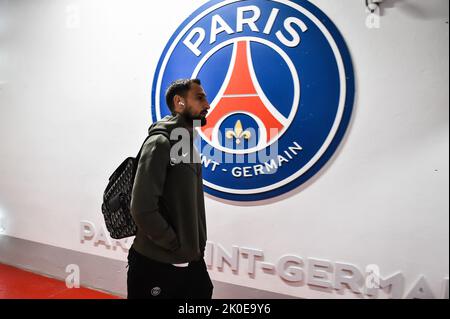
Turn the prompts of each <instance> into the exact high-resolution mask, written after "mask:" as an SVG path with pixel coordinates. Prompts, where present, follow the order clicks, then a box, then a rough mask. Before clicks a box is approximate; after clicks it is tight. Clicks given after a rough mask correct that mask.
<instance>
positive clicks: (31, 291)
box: [0, 264, 119, 299]
mask: <svg viewBox="0 0 450 319" xmlns="http://www.w3.org/2000/svg"><path fill="white" fill-rule="evenodd" d="M0 299H119V297H117V296H113V295H109V294H106V293H102V292H99V291H95V290H92V289H88V288H83V287H80V288H73V289H69V288H67V287H66V283H65V282H63V281H60V280H56V279H51V278H47V277H44V276H40V275H37V274H33V273H31V272H27V271H24V270H21V269H17V268H14V267H11V266H7V265H2V264H0Z"/></svg>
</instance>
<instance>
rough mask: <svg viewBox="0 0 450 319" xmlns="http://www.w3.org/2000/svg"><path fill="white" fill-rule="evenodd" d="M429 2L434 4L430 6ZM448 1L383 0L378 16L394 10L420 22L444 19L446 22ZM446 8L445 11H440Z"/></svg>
mask: <svg viewBox="0 0 450 319" xmlns="http://www.w3.org/2000/svg"><path fill="white" fill-rule="evenodd" d="M430 2H434V3H435V4H433V5H431V3H430ZM448 5H449V1H448V0H434V1H429V0H428V1H423V0H421V1H417V0H416V1H411V0H384V1H383V3H382V4H381V7H380V15H381V16H385V15H388V14H389V11H391V10H393V9H395V10H398V11H399V12H400V13H402V14H405V15H407V16H409V17H412V18H415V19H420V20H439V19H445V20H446V22H448ZM443 7H446V9H445V10H442V8H443Z"/></svg>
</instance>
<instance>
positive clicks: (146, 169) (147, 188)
mask: <svg viewBox="0 0 450 319" xmlns="http://www.w3.org/2000/svg"><path fill="white" fill-rule="evenodd" d="M169 161H170V142H169V141H168V140H167V138H165V137H164V136H162V135H155V136H152V137H150V138H149V139H148V141H147V142H146V143H145V145H144V147H143V149H142V152H141V157H140V159H139V163H138V167H137V171H136V177H135V180H134V185H133V193H132V196H131V214H132V216H133V219H134V221H135V223H136V225H137V227H138V228H139V230H140V231H142V232H144V233H145V234H146V235H147V236H148V237H149V238H150V239H151V240H153V242H155V243H156V244H157V245H159V246H161V247H163V248H165V249H168V250H172V251H174V250H176V249H178V248H179V246H180V245H179V242H178V239H177V236H176V234H175V232H174V230H173V228H172V227H171V226H170V225H169V223H167V221H166V220H165V219H164V217H163V216H162V215H161V213H160V211H159V198H160V197H161V196H162V193H163V189H164V183H165V180H166V174H167V168H168V165H169Z"/></svg>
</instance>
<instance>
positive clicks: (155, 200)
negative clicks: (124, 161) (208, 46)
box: [127, 79, 213, 299]
mask: <svg viewBox="0 0 450 319" xmlns="http://www.w3.org/2000/svg"><path fill="white" fill-rule="evenodd" d="M166 103H167V105H168V107H169V109H170V111H171V113H172V115H169V116H166V117H164V118H163V119H161V120H160V121H158V122H156V123H154V124H152V126H151V127H150V128H149V134H150V137H149V138H148V140H147V141H146V142H145V144H144V147H143V149H142V153H141V157H140V160H139V164H138V168H137V172H136V177H135V181H134V186H133V193H132V198H131V214H132V216H133V219H134V221H135V223H136V225H137V234H136V238H135V239H134V242H133V245H132V247H131V249H130V251H129V254H128V274H127V275H128V278H127V286H128V298H129V299H135V298H182V299H186V298H202V299H210V298H211V296H212V291H213V285H212V282H211V280H210V277H209V274H208V271H207V267H206V264H205V261H204V259H203V257H204V250H205V246H206V238H207V231H206V219H205V205H204V194H203V182H202V167H201V164H200V161H199V154H198V151H197V150H196V149H195V147H194V146H193V139H194V134H195V130H194V122H195V121H198V122H199V123H201V125H202V126H203V125H205V124H206V115H207V113H208V109H209V108H210V106H209V103H208V101H207V98H206V94H205V92H204V90H203V88H202V86H201V82H200V80H197V79H192V80H177V81H175V82H173V83H172V84H171V86H170V87H169V88H168V89H167V92H166ZM180 130H181V131H180ZM182 131H184V132H187V134H185V135H183V134H181V135H180V134H177V132H182ZM172 133H174V134H172ZM171 134H172V135H171ZM179 136H189V138H188V140H189V141H187V142H188V143H186V141H185V140H186V138H184V140H182V141H181V142H182V143H183V147H182V148H181V152H178V153H176V154H175V155H176V156H174V154H173V153H174V152H173V151H172V150H173V149H172V147H173V146H174V145H177V144H175V143H174V142H178V143H179V142H180V141H179V140H176V141H174V140H172V139H171V138H177V137H179ZM169 137H171V138H169ZM187 144H189V145H188V147H187V148H186V145H187Z"/></svg>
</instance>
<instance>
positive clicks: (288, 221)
mask: <svg viewBox="0 0 450 319" xmlns="http://www.w3.org/2000/svg"><path fill="white" fill-rule="evenodd" d="M205 2H206V1H204V0H191V1H184V0H167V1H158V2H155V1H144V0H141V1H139V0H134V1H119V0H95V1H92V0H74V1H50V0H47V1H44V0H40V1H24V0H15V1H7V0H0V137H1V144H0V145H1V157H0V218H1V220H2V221H1V222H2V223H3V227H4V228H5V233H6V234H7V235H10V236H15V237H19V238H23V239H29V240H33V241H37V242H41V243H45V244H49V245H55V246H59V247H64V248H68V249H73V250H77V251H81V252H86V253H91V254H97V255H102V256H108V257H113V258H117V259H122V260H125V259H126V253H125V252H123V251H121V250H120V249H118V250H113V249H107V248H106V247H104V246H102V245H99V246H94V245H93V243H90V242H84V243H81V242H80V235H79V233H80V221H81V220H89V221H92V222H93V223H94V224H96V225H98V226H100V225H101V224H102V215H101V211H100V204H101V196H102V192H103V189H104V187H105V186H106V181H107V178H108V177H109V174H110V173H111V172H112V170H113V169H114V168H115V167H116V166H117V165H118V164H119V163H120V161H121V160H122V159H123V158H124V157H125V156H129V155H135V153H136V152H137V149H138V147H139V146H140V143H141V141H142V140H143V138H144V136H145V134H146V130H147V127H148V125H149V123H150V90H151V82H152V73H153V72H154V70H155V68H156V64H157V62H158V59H159V56H160V54H161V53H162V50H163V48H164V46H165V44H166V43H167V41H168V39H169V38H170V36H171V35H172V33H173V32H174V31H175V30H176V28H177V27H178V25H179V24H181V22H182V21H183V20H184V19H185V18H186V17H187V16H189V14H190V13H191V12H192V11H193V10H194V8H197V7H199V6H200V5H202V4H203V3H205ZM311 2H313V3H314V4H316V5H317V6H319V7H320V8H321V9H322V10H323V11H324V12H325V13H326V14H327V15H328V16H329V17H330V18H331V19H332V20H333V21H334V22H335V24H336V25H337V26H338V28H339V29H340V31H341V33H342V34H343V36H344V38H345V39H346V42H347V44H348V46H349V49H350V51H351V54H352V58H353V63H354V67H355V74H356V84H357V97H356V102H355V108H354V110H355V111H354V113H353V119H352V123H351V125H350V127H349V130H348V133H347V136H346V138H345V140H344V141H343V143H342V145H341V147H340V149H339V151H338V152H337V154H336V155H335V156H334V157H333V159H332V161H331V162H330V163H329V164H328V165H327V166H326V167H325V168H324V169H323V170H322V171H321V172H320V173H319V174H318V175H317V176H316V177H315V178H313V180H312V181H310V182H308V183H307V185H304V186H302V187H301V188H300V191H299V190H297V191H294V192H291V193H290V194H288V195H287V196H283V198H282V199H278V200H276V201H273V200H272V201H268V202H262V203H258V204H253V205H246V206H237V205H236V204H233V203H227V202H223V201H217V200H215V199H212V198H209V197H208V198H207V201H206V205H207V218H208V232H209V239H210V240H211V241H212V242H214V243H220V244H221V245H222V246H223V247H224V248H225V249H227V250H228V251H231V247H232V245H237V246H240V247H252V248H259V249H262V250H264V253H265V259H266V260H267V261H272V262H275V261H276V260H277V259H278V258H279V257H281V256H282V255H284V254H294V255H297V256H300V257H303V258H308V257H315V258H320V259H327V260H330V261H331V262H338V261H342V262H348V263H352V264H354V265H356V266H358V267H359V268H360V269H361V270H362V271H364V268H365V267H366V266H367V265H370V264H376V265H378V266H379V267H380V270H381V273H382V275H383V276H386V275H390V274H393V273H394V272H396V271H401V272H403V274H404V276H405V279H406V287H405V289H406V290H408V289H409V288H411V287H412V285H413V283H414V282H415V281H416V279H417V278H418V277H419V275H421V274H423V275H424V276H425V277H426V279H427V282H428V283H429V284H430V286H431V288H432V289H433V292H435V294H436V295H438V293H439V291H440V289H441V281H442V279H443V278H444V277H448V273H449V271H448V268H449V264H448V260H449V258H448V253H449V246H448V245H449V220H448V211H449V197H448V191H449V180H448V163H449V158H448V145H449V139H448V132H449V131H448V129H449V125H448V124H449V120H448V115H449V114H448V105H449V103H448V102H449V96H448V85H449V78H448V67H449V65H448V54H449V52H448V1H447V0H428V1H420V0H409V1H406V0H405V1H401V0H398V1H394V0H391V1H388V0H385V2H387V3H386V4H387V8H386V9H385V10H384V13H383V16H382V18H381V28H380V29H368V28H366V26H365V23H364V22H365V18H366V12H365V10H364V6H363V1H362V0H361V1H358V0H341V1H325V0H315V1H311ZM0 228H1V227H0ZM241 261H242V267H241V268H240V272H239V274H232V273H231V271H230V270H229V268H227V267H225V269H224V271H223V272H221V271H218V270H217V268H216V267H213V269H212V271H211V275H212V277H213V278H214V279H216V280H220V281H226V282H230V283H236V284H240V285H245V286H249V287H254V288H259V289H265V290H270V291H274V292H280V293H285V294H290V295H294V296H300V297H319V298H328V297H332V298H335V297H349V298H353V297H356V295H354V294H353V293H351V292H350V291H348V290H345V291H344V292H342V293H338V292H323V291H320V290H318V289H312V288H311V287H310V286H308V285H302V286H298V285H288V284H287V283H285V282H283V281H282V280H281V279H280V278H279V277H277V276H276V275H270V274H267V273H263V272H262V271H261V270H257V273H256V276H255V278H251V277H249V276H248V275H247V274H246V267H245V265H246V260H245V259H241Z"/></svg>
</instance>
